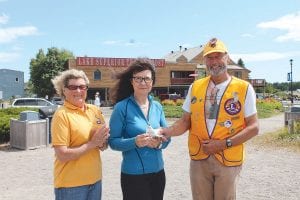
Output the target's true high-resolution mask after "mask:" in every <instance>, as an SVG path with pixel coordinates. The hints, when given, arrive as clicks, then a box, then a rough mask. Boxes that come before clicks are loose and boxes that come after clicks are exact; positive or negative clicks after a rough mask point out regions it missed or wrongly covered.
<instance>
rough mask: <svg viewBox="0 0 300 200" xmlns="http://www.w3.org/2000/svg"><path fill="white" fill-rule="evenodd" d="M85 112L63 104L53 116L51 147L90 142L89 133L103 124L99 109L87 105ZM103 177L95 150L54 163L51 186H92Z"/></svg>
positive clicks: (74, 145)
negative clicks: (52, 184)
mask: <svg viewBox="0 0 300 200" xmlns="http://www.w3.org/2000/svg"><path fill="white" fill-rule="evenodd" d="M85 106H86V109H85V111H82V110H81V109H79V108H78V107H76V106H74V105H72V104H70V103H69V102H67V101H65V103H64V105H63V106H62V107H60V108H59V109H58V110H57V111H56V112H55V114H54V116H53V119H52V124H51V134H52V146H67V147H70V148H72V147H78V146H81V145H83V144H85V143H87V142H88V141H89V139H90V138H91V133H92V130H93V129H95V128H96V127H97V126H102V125H103V124H104V123H105V121H104V117H103V115H102V114H101V112H100V110H99V108H98V107H96V106H94V105H90V104H86V105H85ZM101 178H102V164H101V157H100V152H99V149H98V148H95V149H91V150H90V151H88V152H86V153H85V154H84V155H82V156H81V157H80V158H78V159H76V160H72V161H68V162H61V161H59V160H58V159H57V158H55V161H54V187H55V188H60V187H76V186H81V185H88V184H93V183H95V182H97V181H99V180H101Z"/></svg>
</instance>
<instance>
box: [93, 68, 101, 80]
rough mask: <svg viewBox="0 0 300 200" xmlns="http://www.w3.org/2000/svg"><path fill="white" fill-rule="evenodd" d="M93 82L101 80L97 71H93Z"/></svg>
mask: <svg viewBox="0 0 300 200" xmlns="http://www.w3.org/2000/svg"><path fill="white" fill-rule="evenodd" d="M94 80H101V72H100V70H99V69H97V70H96V71H94Z"/></svg>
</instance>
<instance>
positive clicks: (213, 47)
mask: <svg viewBox="0 0 300 200" xmlns="http://www.w3.org/2000/svg"><path fill="white" fill-rule="evenodd" d="M214 52H221V53H227V48H226V46H225V44H224V43H223V42H222V41H221V40H218V39H217V38H212V39H210V40H209V41H208V43H207V44H206V45H205V46H204V48H203V57H204V56H206V55H208V54H210V53H214Z"/></svg>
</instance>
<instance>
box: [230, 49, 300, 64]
mask: <svg viewBox="0 0 300 200" xmlns="http://www.w3.org/2000/svg"><path fill="white" fill-rule="evenodd" d="M293 56H300V51H290V52H284V53H281V52H258V53H253V54H231V55H230V57H231V58H232V59H233V60H234V61H237V60H238V59H239V58H241V59H242V60H243V61H244V62H256V61H272V60H280V59H290V58H291V57H293Z"/></svg>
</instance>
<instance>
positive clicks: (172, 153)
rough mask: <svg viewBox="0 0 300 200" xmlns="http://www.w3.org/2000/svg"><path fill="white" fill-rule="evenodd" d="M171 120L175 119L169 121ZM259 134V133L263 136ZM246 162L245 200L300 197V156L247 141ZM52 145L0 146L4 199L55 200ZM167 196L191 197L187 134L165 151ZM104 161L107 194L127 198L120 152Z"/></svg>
mask: <svg viewBox="0 0 300 200" xmlns="http://www.w3.org/2000/svg"><path fill="white" fill-rule="evenodd" d="M169 122H170V123H172V120H169ZM283 124H284V123H283V115H279V116H276V117H273V118H269V119H264V120H260V133H261V134H263V133H266V132H271V131H274V130H277V129H279V128H281V127H283ZM258 137H259V136H258ZM246 152H247V153H246V156H247V157H246V162H245V164H244V166H243V170H242V173H241V175H240V178H239V184H238V188H237V199H242V200H248V199H249V200H250V199H251V200H266V199H271V200H281V199H285V200H299V199H300V171H299V169H300V154H299V153H297V152H293V151H291V150H288V149H283V148H276V147H273V148H269V147H268V148H267V147H263V146H256V145H254V144H252V143H249V144H247V149H246ZM53 157H54V154H53V149H52V148H50V147H48V148H40V149H35V150H27V151H21V150H17V149H10V148H7V147H2V148H0V159H1V162H0V169H1V170H0V199H1V200H19V199H22V200H51V199H54V194H53V185H52V182H53V178H52V171H53ZM164 157H165V170H166V176H167V184H166V190H165V199H166V200H189V199H192V197H191V192H190V184H189V157H188V152H187V135H184V136H180V137H176V138H173V139H172V143H171V144H170V146H169V147H168V148H167V149H166V150H165V151H164ZM102 160H103V175H104V177H103V196H102V197H103V198H102V199H104V200H120V199H122V195H121V188H120V182H119V176H120V162H121V153H120V152H115V151H112V150H110V149H109V150H107V151H105V152H104V153H103V154H102Z"/></svg>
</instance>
